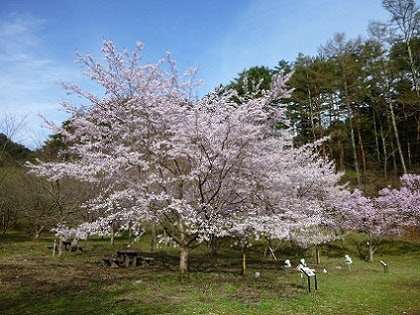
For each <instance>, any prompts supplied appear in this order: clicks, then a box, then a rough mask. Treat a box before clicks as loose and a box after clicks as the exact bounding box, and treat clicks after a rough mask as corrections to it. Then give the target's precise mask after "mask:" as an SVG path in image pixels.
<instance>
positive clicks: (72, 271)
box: [0, 232, 420, 315]
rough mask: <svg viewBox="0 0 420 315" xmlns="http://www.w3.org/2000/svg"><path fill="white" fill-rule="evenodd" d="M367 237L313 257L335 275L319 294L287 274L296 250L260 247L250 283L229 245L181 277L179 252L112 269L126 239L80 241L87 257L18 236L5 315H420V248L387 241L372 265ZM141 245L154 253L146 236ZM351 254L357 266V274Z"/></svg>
mask: <svg viewBox="0 0 420 315" xmlns="http://www.w3.org/2000/svg"><path fill="white" fill-rule="evenodd" d="M362 240H363V239H362V238H361V237H360V236H352V237H350V238H349V239H348V240H346V242H344V243H336V244H332V245H330V246H328V247H325V248H323V251H322V253H323V256H322V264H321V265H319V266H317V265H315V264H313V257H312V256H311V255H310V254H311V251H308V252H307V253H306V255H305V258H306V259H307V261H308V262H309V263H310V266H311V267H313V268H315V269H317V270H319V271H321V269H322V268H323V267H324V266H325V267H326V268H327V269H328V273H327V274H323V273H322V272H319V273H318V278H319V279H318V283H319V290H318V291H316V292H313V293H310V294H309V293H308V291H307V289H306V287H304V286H302V285H301V281H300V278H299V275H298V274H297V273H296V272H294V271H293V272H289V273H288V274H286V273H285V272H284V271H283V270H282V268H281V266H282V264H283V262H282V261H283V260H284V259H286V258H290V259H291V260H292V262H293V263H294V265H296V263H297V261H298V260H299V259H300V258H301V256H299V257H295V256H291V248H290V246H288V245H287V244H285V245H284V246H283V248H282V250H281V251H279V253H278V255H279V261H277V262H276V261H273V260H270V259H268V258H262V252H263V248H262V246H261V244H260V245H258V244H257V246H255V247H254V248H252V251H251V252H250V253H249V265H248V268H249V270H248V275H247V276H246V277H242V276H240V275H239V271H240V265H239V253H238V252H237V251H235V250H233V249H231V248H229V247H227V246H225V247H224V249H223V250H221V252H220V253H219V255H218V256H216V257H214V256H211V255H210V254H209V252H208V249H207V248H206V247H205V246H203V247H200V248H198V249H196V250H194V251H193V252H192V257H191V269H192V270H194V271H193V272H191V273H190V274H189V275H188V276H186V277H180V276H179V275H178V273H177V272H176V271H173V270H174V269H176V263H177V250H176V249H166V250H165V252H163V251H162V252H159V253H157V254H155V256H156V259H157V261H158V263H157V264H156V265H155V266H148V267H130V268H118V269H112V268H109V267H105V266H104V265H103V264H102V257H103V256H104V255H109V254H111V253H113V252H115V250H116V249H117V248H122V247H123V245H124V244H127V239H118V241H117V245H116V247H115V248H113V247H111V246H110V245H109V244H108V242H107V240H101V239H92V240H89V241H85V242H80V246H83V248H84V251H83V252H78V253H65V255H64V256H63V257H52V255H51V252H50V251H48V249H47V247H48V246H51V245H52V237H51V236H47V237H45V238H43V239H42V240H41V241H40V242H38V243H34V242H32V241H31V240H30V238H29V237H26V236H25V235H24V234H22V233H18V232H13V233H11V234H10V235H8V236H7V237H6V238H5V239H3V240H1V241H0V314H2V315H3V314H19V315H20V314H404V312H405V313H406V314H419V313H420V264H419V259H420V245H419V244H418V243H417V244H416V243H407V242H402V241H386V242H384V244H383V246H382V247H381V248H380V249H379V250H378V253H377V255H376V256H375V260H376V261H375V262H374V263H368V262H365V261H363V260H361V259H359V258H358V257H357V250H356V246H355V245H356V244H358V243H359V242H361V241H362ZM134 246H135V247H137V248H139V249H140V250H144V251H146V249H147V248H148V247H149V246H148V240H147V238H146V239H144V240H143V241H142V242H141V243H139V244H136V245H134ZM345 253H349V254H350V255H351V256H352V257H353V260H354V266H353V270H352V271H351V272H350V271H348V269H346V267H345V266H344V263H343V262H344V259H343V256H344V254H345ZM148 255H149V254H148ZM380 259H383V260H385V261H386V262H387V263H388V265H389V269H390V272H389V273H387V274H386V273H384V272H383V270H382V267H381V265H380V264H379V263H378V261H379V260H380ZM336 267H341V269H337V268H336ZM172 269H173V270H172ZM255 271H259V272H260V273H261V278H260V279H254V277H253V273H254V272H255Z"/></svg>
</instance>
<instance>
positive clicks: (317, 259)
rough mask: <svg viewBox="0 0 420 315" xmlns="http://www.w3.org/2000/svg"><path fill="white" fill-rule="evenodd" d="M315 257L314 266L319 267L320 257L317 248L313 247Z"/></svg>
mask: <svg viewBox="0 0 420 315" xmlns="http://www.w3.org/2000/svg"><path fill="white" fill-rule="evenodd" d="M315 257H316V264H317V265H319V264H320V263H321V256H320V253H319V248H318V247H315Z"/></svg>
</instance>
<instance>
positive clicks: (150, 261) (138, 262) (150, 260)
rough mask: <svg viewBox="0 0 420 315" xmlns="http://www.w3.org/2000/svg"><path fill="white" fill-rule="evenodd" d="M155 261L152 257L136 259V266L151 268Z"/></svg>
mask: <svg viewBox="0 0 420 315" xmlns="http://www.w3.org/2000/svg"><path fill="white" fill-rule="evenodd" d="M154 264H155V259H154V258H153V257H136V266H146V265H149V266H153V265H154Z"/></svg>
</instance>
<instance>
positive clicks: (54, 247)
mask: <svg viewBox="0 0 420 315" xmlns="http://www.w3.org/2000/svg"><path fill="white" fill-rule="evenodd" d="M56 250H57V240H56V239H54V245H53V254H52V255H53V257H54V256H55V251H56Z"/></svg>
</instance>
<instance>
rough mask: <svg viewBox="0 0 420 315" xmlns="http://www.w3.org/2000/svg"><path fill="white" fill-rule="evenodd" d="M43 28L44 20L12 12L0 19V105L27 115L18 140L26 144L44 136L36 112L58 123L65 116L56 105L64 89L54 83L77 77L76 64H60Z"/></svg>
mask: <svg viewBox="0 0 420 315" xmlns="http://www.w3.org/2000/svg"><path fill="white" fill-rule="evenodd" d="M47 27H48V21H46V20H45V19H37V18H35V17H32V16H28V15H25V16H23V15H16V14H13V15H10V16H7V17H3V18H2V20H1V21H0V108H7V109H8V110H9V111H10V112H11V113H12V114H15V115H16V116H28V119H27V120H28V124H27V126H28V129H26V134H25V132H22V133H21V135H20V139H19V141H20V142H21V143H23V144H25V145H27V146H30V147H34V146H36V144H34V143H42V142H43V140H44V139H45V138H46V136H47V135H48V131H47V130H45V129H42V127H41V124H42V120H41V119H40V118H38V116H39V114H42V115H44V116H46V117H48V118H49V119H52V120H55V121H56V122H57V123H58V124H60V122H61V121H62V120H63V119H65V118H66V115H65V114H64V113H63V112H60V111H59V108H60V106H59V105H58V102H59V101H60V99H61V98H62V96H63V95H65V92H64V90H63V89H62V88H61V87H60V86H59V85H58V84H57V82H59V81H60V80H63V81H71V82H73V81H76V79H80V77H81V76H80V71H79V69H78V66H76V65H74V64H73V63H71V64H69V65H67V66H66V65H63V63H62V62H60V60H58V59H57V58H56V57H54V55H53V52H52V51H51V50H50V49H49V46H48V44H49V43H47V42H46V41H45V40H44V39H43V32H45V30H46V28H47ZM29 129H30V130H32V131H28V130H29ZM36 137H39V138H38V139H34V138H36Z"/></svg>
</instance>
